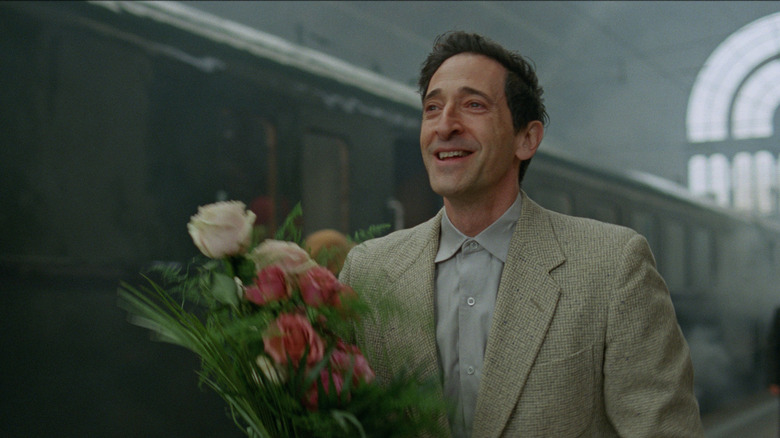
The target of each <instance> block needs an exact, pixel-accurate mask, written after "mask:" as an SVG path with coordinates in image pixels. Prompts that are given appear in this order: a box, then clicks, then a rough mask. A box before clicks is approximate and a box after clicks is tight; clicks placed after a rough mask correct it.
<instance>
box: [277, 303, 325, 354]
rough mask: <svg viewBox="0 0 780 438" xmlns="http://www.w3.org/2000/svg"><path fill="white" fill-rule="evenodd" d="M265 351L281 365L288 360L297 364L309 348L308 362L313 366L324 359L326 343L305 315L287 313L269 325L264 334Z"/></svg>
mask: <svg viewBox="0 0 780 438" xmlns="http://www.w3.org/2000/svg"><path fill="white" fill-rule="evenodd" d="M263 345H264V346H265V351H266V353H268V355H269V356H271V358H272V359H273V360H274V361H276V363H278V364H280V365H286V364H287V363H288V360H289V361H291V362H292V364H293V366H297V365H298V363H299V362H300V361H301V358H303V355H304V353H305V352H306V350H307V349H308V351H309V353H308V356H307V357H306V364H307V365H308V366H312V365H314V364H316V363H317V362H319V361H320V360H322V357H323V354H324V353H325V343H324V342H323V341H322V339H321V338H320V337H319V336H318V335H317V332H315V331H314V328H313V327H312V326H311V323H309V320H308V319H306V317H305V316H303V315H298V314H290V313H285V314H282V315H279V317H278V318H276V320H275V321H273V322H272V323H271V324H269V325H268V328H267V329H266V331H265V333H264V334H263Z"/></svg>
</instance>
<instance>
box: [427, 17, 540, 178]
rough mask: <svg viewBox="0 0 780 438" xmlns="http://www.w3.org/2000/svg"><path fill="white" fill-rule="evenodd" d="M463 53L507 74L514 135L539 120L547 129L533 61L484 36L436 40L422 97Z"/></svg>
mask: <svg viewBox="0 0 780 438" xmlns="http://www.w3.org/2000/svg"><path fill="white" fill-rule="evenodd" d="M461 53H476V54H479V55H484V56H487V57H488V58H491V59H494V60H495V61H497V62H499V63H500V64H501V65H503V66H504V68H506V70H507V75H506V82H505V83H504V93H505V94H506V101H507V103H508V105H509V111H510V113H511V114H512V125H513V127H514V129H515V132H519V131H520V130H522V129H524V128H525V127H526V126H528V123H530V122H531V121H533V120H539V121H540V122H542V124H543V125H547V123H548V121H549V119H548V116H547V111H546V109H545V107H544V99H543V98H542V94H543V93H544V90H543V89H542V87H540V86H539V81H538V79H537V78H536V72H535V71H534V67H533V66H532V65H531V63H530V61H529V60H527V59H526V58H524V57H523V56H521V55H520V54H518V53H516V52H511V51H509V50H507V49H505V48H503V47H502V46H501V45H499V44H498V43H496V42H494V41H491V40H490V39H488V38H485V37H483V36H481V35H478V34H474V33H466V32H462V31H453V32H447V33H444V34H442V35H439V36H438V37H436V40H435V41H434V43H433V50H432V51H431V53H430V54H428V57H427V58H426V59H425V62H423V64H422V68H421V69H420V80H419V81H418V87H419V91H420V97H421V98H422V99H425V95H426V93H427V92H428V85H429V84H430V82H431V77H433V74H434V73H436V70H438V69H439V67H440V66H441V65H442V64H443V63H444V61H446V60H447V59H449V58H451V57H452V56H455V55H458V54H461ZM530 161H531V159H530V158H529V159H528V160H524V161H522V162H521V163H520V175H519V178H518V179H519V181H520V182H521V183H522V181H523V176H524V175H525V171H526V169H527V168H528V165H529V163H530Z"/></svg>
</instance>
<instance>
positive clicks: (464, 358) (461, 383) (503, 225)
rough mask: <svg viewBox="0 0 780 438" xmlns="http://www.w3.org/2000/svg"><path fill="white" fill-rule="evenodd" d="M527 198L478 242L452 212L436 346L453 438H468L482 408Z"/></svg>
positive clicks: (441, 265)
mask: <svg viewBox="0 0 780 438" xmlns="http://www.w3.org/2000/svg"><path fill="white" fill-rule="evenodd" d="M520 201H521V196H520V195H519V194H518V196H517V199H516V200H515V202H514V203H513V204H512V205H511V206H510V207H509V209H508V210H507V211H506V212H504V214H503V215H502V216H501V217H500V218H498V220H496V221H495V222H493V223H492V224H491V225H490V226H489V227H487V228H486V229H485V230H483V231H482V232H481V233H479V234H478V235H477V236H476V237H473V238H471V237H468V236H465V235H464V234H463V233H461V232H460V231H458V229H457V228H455V226H454V225H452V222H450V219H449V218H448V217H447V213H446V211H445V212H444V215H442V220H441V236H440V241H439V252H438V253H437V254H436V259H435V262H436V292H435V299H436V304H435V312H436V345H437V346H438V353H439V361H440V363H441V366H442V372H443V373H444V394H445V396H446V397H447V398H448V400H450V401H452V402H455V403H456V408H457V411H456V413H455V415H454V416H453V417H452V418H450V426H451V427H452V434H453V437H456V438H461V437H468V436H469V435H470V434H471V427H472V424H473V421H474V411H475V410H476V407H477V393H478V392H479V381H480V378H481V377H482V361H483V359H484V356H485V348H486V346H487V338H488V333H489V332H490V323H491V320H492V318H493V309H494V308H495V305H496V294H497V293H498V283H499V281H500V280H501V272H502V271H503V269H504V263H505V262H506V256H507V253H508V252H509V241H510V240H511V238H512V233H513V232H514V229H515V225H516V224H517V221H518V219H520V210H521V205H520V204H521V202H520Z"/></svg>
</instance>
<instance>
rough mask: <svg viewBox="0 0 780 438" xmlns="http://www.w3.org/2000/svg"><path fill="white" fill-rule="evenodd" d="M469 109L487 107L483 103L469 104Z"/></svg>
mask: <svg viewBox="0 0 780 438" xmlns="http://www.w3.org/2000/svg"><path fill="white" fill-rule="evenodd" d="M467 106H468V107H469V108H484V107H485V105H483V104H482V102H469V103H468V104H467Z"/></svg>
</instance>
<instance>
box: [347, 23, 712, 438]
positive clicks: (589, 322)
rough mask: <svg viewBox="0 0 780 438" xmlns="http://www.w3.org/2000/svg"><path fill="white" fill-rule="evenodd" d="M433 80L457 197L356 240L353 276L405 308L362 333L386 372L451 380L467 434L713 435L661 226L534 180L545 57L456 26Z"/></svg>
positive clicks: (439, 175)
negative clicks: (612, 219) (657, 234)
mask: <svg viewBox="0 0 780 438" xmlns="http://www.w3.org/2000/svg"><path fill="white" fill-rule="evenodd" d="M419 85H420V92H421V96H422V101H423V114H422V126H421V130H420V147H421V153H422V159H423V162H424V163H425V167H426V169H427V171H428V176H429V180H430V184H431V187H432V188H433V190H434V191H435V192H436V193H438V194H439V195H441V196H442V197H443V200H444V208H443V209H442V210H441V211H440V212H439V213H438V214H437V215H436V216H435V217H433V218H432V219H430V220H429V221H428V222H426V223H424V224H421V225H419V226H417V227H414V228H411V229H408V230H402V231H398V232H395V233H392V234H390V235H388V236H386V237H383V238H380V239H375V240H371V241H368V242H365V243H364V244H362V245H360V246H358V247H356V248H355V249H353V250H352V251H351V252H350V254H349V256H348V258H347V261H346V264H345V265H344V269H343V271H342V273H341V279H342V280H343V281H345V282H347V283H349V284H352V285H354V286H355V287H356V289H357V290H359V291H360V293H362V294H363V296H364V297H365V298H366V299H367V300H368V301H369V303H382V302H385V300H386V299H388V297H389V298H392V299H393V300H394V301H395V302H397V303H399V305H400V306H401V312H399V314H400V315H402V316H401V317H397V318H395V319H392V320H391V321H390V322H389V323H387V324H384V325H383V324H379V323H371V322H367V323H366V324H365V326H364V328H363V331H362V332H361V333H360V334H359V335H360V336H361V339H362V341H363V343H364V345H365V349H366V351H367V352H368V353H369V355H370V361H371V363H372V364H373V365H374V367H375V369H376V372H377V377H378V378H379V379H380V380H381V379H385V380H387V379H389V378H390V376H392V375H393V374H394V373H399V372H402V371H403V370H404V369H408V368H409V367H410V366H419V367H421V368H422V369H424V370H425V372H426V373H427V375H429V376H437V375H438V376H441V378H442V388H441V389H442V396H443V397H445V398H446V399H447V400H448V401H450V402H451V403H452V405H453V407H454V409H453V410H452V412H451V413H450V415H449V417H448V418H447V419H442V422H443V423H444V425H445V426H447V427H449V428H450V430H451V433H452V435H453V436H456V437H499V436H502V437H515V436H523V437H527V436H529V437H534V436H538V437H575V436H576V437H581V436H585V437H610V436H624V437H649V436H686V437H690V436H703V432H702V427H701V420H700V416H699V409H698V404H697V402H696V398H695V396H694V393H693V369H692V366H691V360H690V355H689V352H688V347H687V344H686V342H685V340H684V338H683V336H682V333H681V331H680V328H679V326H678V325H677V321H676V317H675V313H674V308H673V307H672V303H671V300H670V298H669V292H668V290H667V289H666V286H665V283H664V282H663V280H662V279H661V277H660V276H659V274H658V272H657V270H656V268H655V263H654V260H653V256H652V254H651V253H650V249H649V247H648V245H647V242H646V240H645V239H644V238H643V237H642V236H640V235H638V234H637V233H635V232H634V231H632V230H629V229H627V228H622V227H618V226H615V225H609V224H605V223H601V222H596V221H593V220H588V219H582V218H574V217H569V216H564V215H561V214H558V213H554V212H551V211H548V210H546V209H544V208H542V207H541V206H539V205H537V204H536V203H534V202H533V201H532V200H531V199H530V198H528V196H527V195H526V194H525V193H524V192H523V191H522V190H521V182H522V179H523V175H524V173H525V170H526V168H527V167H528V164H529V162H530V160H531V158H532V157H533V155H534V153H535V152H536V150H537V148H538V147H539V144H540V143H541V141H542V138H543V136H544V125H545V123H546V121H547V114H546V111H545V108H544V104H543V100H542V89H541V87H539V85H538V83H537V78H536V74H535V73H534V70H533V68H532V67H531V66H530V64H529V63H528V62H527V61H526V60H525V59H523V58H522V57H521V56H519V55H517V54H516V53H514V52H510V51H507V50H505V49H504V48H503V47H501V46H500V45H498V44H496V43H494V42H492V41H490V40H487V39H486V38H483V37H481V36H479V35H475V34H468V33H464V32H453V33H448V34H445V35H443V36H441V37H439V38H438V39H437V41H436V43H435V44H434V48H433V51H432V52H431V54H430V55H429V56H428V58H427V59H426V61H425V63H424V64H423V67H422V70H421V75H420V82H419ZM377 306H380V304H377Z"/></svg>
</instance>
